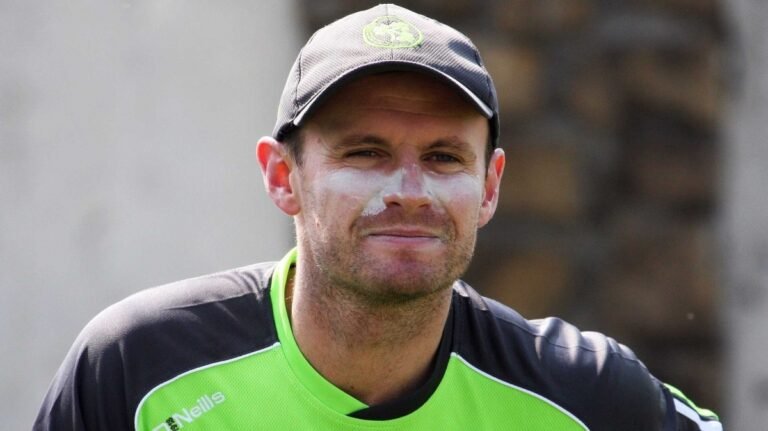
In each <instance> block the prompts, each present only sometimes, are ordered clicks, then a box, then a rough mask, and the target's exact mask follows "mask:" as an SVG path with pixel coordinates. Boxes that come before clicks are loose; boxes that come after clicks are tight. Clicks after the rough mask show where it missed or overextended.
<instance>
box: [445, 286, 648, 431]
mask: <svg viewBox="0 0 768 431" xmlns="http://www.w3.org/2000/svg"><path fill="white" fill-rule="evenodd" d="M454 292H455V295H456V297H457V298H458V301H457V304H456V307H457V308H458V309H459V312H458V313H457V319H458V320H457V322H456V330H457V331H458V338H457V339H458V340H460V341H459V343H458V344H459V346H458V349H457V350H458V351H457V353H458V354H459V355H461V356H462V357H463V358H464V359H465V360H466V361H467V362H469V363H471V364H472V365H473V366H474V367H476V368H478V369H480V370H482V371H484V372H486V373H487V374H489V375H491V376H493V377H495V378H497V379H499V380H501V381H503V382H505V383H508V384H509V385H512V386H515V387H519V388H523V389H525V390H527V391H530V392H533V393H535V394H537V395H538V396H541V397H543V398H546V399H548V400H550V401H551V402H553V403H555V404H557V405H559V406H561V407H563V408H565V409H566V410H568V411H571V412H572V413H574V414H575V415H576V416H578V417H579V418H580V419H582V420H583V421H584V422H585V423H586V424H587V426H589V428H590V429H611V428H610V427H609V428H606V427H605V425H606V421H609V422H610V424H609V425H610V426H611V427H614V428H613V429H655V428H651V427H648V428H645V427H642V426H641V427H640V428H633V427H637V426H638V425H639V424H642V423H645V424H649V423H658V422H660V421H661V420H662V415H663V409H662V408H661V407H662V406H663V400H662V398H661V397H662V392H661V387H660V384H659V382H658V381H657V380H656V379H655V378H654V377H653V376H652V375H651V374H650V373H649V372H648V370H647V369H646V367H645V366H644V365H643V363H642V362H641V361H640V360H639V359H638V358H637V357H636V356H635V354H634V353H633V352H632V350H630V349H629V348H628V347H626V346H624V345H622V344H620V343H618V342H617V341H615V340H614V339H612V338H610V337H608V336H606V335H603V334H601V333H598V332H593V331H582V330H580V329H578V328H577V327H576V326H574V325H572V324H570V323H568V322H566V321H564V320H562V319H559V318H555V317H548V318H544V319H535V320H529V319H526V318H524V317H523V316H521V315H520V314H519V313H518V312H516V311H515V310H513V309H512V308H510V307H508V306H506V305H503V304H501V303H499V302H497V301H495V300H493V299H490V298H487V297H484V296H482V295H480V294H478V293H477V292H476V291H474V290H473V289H472V288H471V287H470V286H468V285H467V284H466V283H457V284H456V285H455V286H454ZM606 412H611V413H610V414H606ZM627 419H629V420H630V421H635V420H636V421H638V422H635V423H632V422H627ZM643 421H644V422H643Z"/></svg>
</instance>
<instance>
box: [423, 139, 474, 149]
mask: <svg viewBox="0 0 768 431" xmlns="http://www.w3.org/2000/svg"><path fill="white" fill-rule="evenodd" d="M440 148H446V149H453V150H457V151H470V149H471V148H472V146H471V145H469V143H468V142H465V141H463V140H461V139H459V138H458V137H456V136H451V137H447V138H440V139H438V140H436V141H434V142H433V143H431V144H430V145H429V146H428V147H427V149H429V150H434V149H440Z"/></svg>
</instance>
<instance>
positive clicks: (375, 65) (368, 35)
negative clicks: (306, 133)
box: [272, 4, 499, 147]
mask: <svg viewBox="0 0 768 431" xmlns="http://www.w3.org/2000/svg"><path fill="white" fill-rule="evenodd" d="M393 71H405V72H408V71H412V72H422V73H427V74H431V75H433V76H435V77H436V78H438V79H441V80H443V81H445V82H446V83H448V84H450V85H453V86H454V87H455V88H456V89H457V90H459V92H460V93H461V94H462V95H463V96H464V97H465V98H466V99H467V100H468V101H469V102H470V103H471V104H472V105H474V106H475V107H476V108H477V109H478V111H479V112H480V113H482V115H484V116H485V117H486V118H488V121H489V125H490V132H491V144H492V145H493V146H494V147H496V146H497V145H498V137H499V107H498V105H499V104H498V100H497V99H496V89H495V87H494V86H493V80H492V79H491V76H490V74H488V71H487V70H486V69H485V66H484V65H483V61H482V60H481V58H480V53H479V52H478V50H477V48H476V47H475V45H474V44H473V43H472V41H470V40H469V38H467V37H466V36H464V35H463V34H461V33H460V32H459V31H457V30H455V29H453V28H452V27H449V26H447V25H445V24H442V23H440V22H437V21H435V20H434V19H432V18H428V17H426V16H424V15H420V14H417V13H415V12H412V11H410V10H408V9H405V8H403V7H400V6H397V5H394V4H381V5H378V6H375V7H373V8H371V9H368V10H364V11H361V12H356V13H353V14H351V15H347V16H345V17H344V18H341V19H339V20H338V21H335V22H333V23H331V24H329V25H327V26H325V27H323V28H321V29H320V30H318V31H317V32H315V34H314V35H312V37H311V38H310V39H309V41H308V42H307V44H306V45H304V47H303V48H302V49H301V52H299V56H298V57H297V58H296V61H295V62H294V64H293V67H292V68H291V71H290V73H289V75H288V80H287V81H286V83H285V88H284V89H283V94H282V96H281V98H280V106H279V108H278V111H277V123H276V124H275V129H274V130H273V132H272V136H273V137H274V138H275V139H277V140H280V141H282V140H283V139H284V138H285V136H287V135H288V134H289V133H291V131H292V130H294V129H296V128H297V127H299V126H301V125H302V124H303V121H304V120H305V119H306V118H308V116H309V115H310V114H311V113H312V111H313V109H315V108H317V107H318V106H319V105H321V104H322V102H323V101H324V100H325V99H327V98H328V96H330V95H331V94H333V92H334V91H335V90H337V89H339V88H340V87H341V86H342V85H344V84H345V83H347V82H349V81H351V80H353V79H355V78H359V77H361V76H363V75H370V74H374V73H382V72H393Z"/></svg>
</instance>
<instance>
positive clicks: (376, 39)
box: [363, 15, 424, 48]
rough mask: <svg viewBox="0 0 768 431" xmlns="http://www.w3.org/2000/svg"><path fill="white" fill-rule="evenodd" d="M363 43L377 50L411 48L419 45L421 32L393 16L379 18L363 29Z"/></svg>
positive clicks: (421, 39) (421, 37)
mask: <svg viewBox="0 0 768 431" xmlns="http://www.w3.org/2000/svg"><path fill="white" fill-rule="evenodd" d="M363 40H364V41H365V43H367V44H368V45H371V46H375V47H377V48H413V47H416V46H419V45H421V42H422V41H423V40H424V36H423V35H422V34H421V31H420V30H419V29H418V28H416V27H414V26H413V25H411V24H409V23H408V22H406V21H405V20H403V19H401V18H398V17H396V16H394V15H384V16H380V17H378V18H376V19H374V20H373V21H371V22H370V23H369V24H368V25H366V26H365V27H363Z"/></svg>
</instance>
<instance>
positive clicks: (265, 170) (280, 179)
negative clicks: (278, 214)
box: [256, 136, 301, 216]
mask: <svg viewBox="0 0 768 431" xmlns="http://www.w3.org/2000/svg"><path fill="white" fill-rule="evenodd" d="M256 160H257V161H258V162H259V166H261V175H262V177H263V178H264V188H265V189H266V190H267V194H268V195H269V197H270V198H271V199H272V202H274V203H275V205H277V207H278V208H280V209H281V210H282V211H283V212H284V213H286V214H288V215H289V216H294V215H296V214H298V213H299V210H300V209H301V206H300V205H299V201H298V198H297V196H296V193H295V190H294V189H293V186H292V184H291V181H290V180H291V178H290V177H291V172H292V171H293V169H294V167H295V165H294V163H293V160H292V159H291V158H290V157H289V156H288V153H287V150H286V149H285V147H284V146H283V144H281V143H280V142H277V141H276V140H275V139H274V138H272V137H269V136H264V137H263V138H261V139H259V142H258V143H257V144H256Z"/></svg>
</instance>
